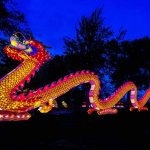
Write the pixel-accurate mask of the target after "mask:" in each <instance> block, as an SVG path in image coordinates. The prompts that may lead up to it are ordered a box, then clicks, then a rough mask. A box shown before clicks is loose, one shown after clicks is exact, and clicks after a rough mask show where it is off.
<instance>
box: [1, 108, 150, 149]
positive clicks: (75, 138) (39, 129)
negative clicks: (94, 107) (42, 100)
mask: <svg viewBox="0 0 150 150" xmlns="http://www.w3.org/2000/svg"><path fill="white" fill-rule="evenodd" d="M55 112H56V111H53V112H51V113H49V114H40V113H38V112H34V113H33V112H32V113H33V116H32V118H31V119H30V120H28V121H20V122H0V147H1V148H0V149H2V150H3V149H4V150H7V149H9V150H10V149H14V150H30V149H32V150H35V149H41V150H47V149H48V150H110V149H111V150H113V149H114V150H137V149H141V150H145V149H149V142H150V123H149V122H150V121H149V116H150V112H129V111H121V112H120V113H119V114H117V115H107V116H98V115H97V114H93V115H91V116H89V115H88V114H87V113H86V111H81V110H79V111H67V112H68V113H64V112H63V111H58V113H57V114H56V113H55ZM59 112H61V113H59ZM2 147H4V148H2Z"/></svg>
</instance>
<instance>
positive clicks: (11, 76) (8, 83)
mask: <svg viewBox="0 0 150 150" xmlns="http://www.w3.org/2000/svg"><path fill="white" fill-rule="evenodd" d="M38 68H39V66H38V64H37V63H36V62H34V61H32V60H24V61H23V62H22V63H21V64H20V65H19V66H17V67H16V68H15V69H14V70H12V71H11V72H10V73H8V74H7V75H5V76H4V77H3V78H2V79H1V80H0V86H1V85H2V87H3V90H4V91H5V90H6V88H7V92H9V91H11V90H12V89H13V88H14V87H16V86H17V85H21V82H22V81H24V80H25V79H27V77H29V76H30V75H31V74H33V73H34V72H35V70H36V69H38Z"/></svg>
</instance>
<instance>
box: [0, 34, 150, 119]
mask: <svg viewBox="0 0 150 150" xmlns="http://www.w3.org/2000/svg"><path fill="white" fill-rule="evenodd" d="M10 41H11V44H10V45H8V46H6V47H5V48H4V52H5V53H6V54H7V55H8V56H9V57H11V58H13V59H14V60H18V61H20V62H21V64H20V65H19V66H18V67H17V68H15V69H14V70H12V71H11V72H10V73H8V74H7V75H5V76H4V77H3V78H2V79H0V120H2V121H3V120H6V121H9V120H27V119H29V118H30V117H31V115H30V114H29V113H28V111H29V110H32V109H35V108H39V111H40V112H42V113H47V112H49V111H50V110H51V109H52V103H53V100H55V99H57V98H58V97H59V96H61V95H63V94H64V93H66V92H68V91H69V90H70V89H72V88H74V87H76V86H78V85H80V84H84V83H90V84H91V88H90V91H89V101H90V107H91V108H90V109H89V110H88V113H92V112H93V111H97V112H98V114H101V111H105V110H109V111H110V110H111V108H112V107H113V106H114V105H115V104H117V103H118V102H119V101H120V100H121V98H122V97H123V96H124V95H125V94H126V93H127V92H128V91H130V101H131V104H132V106H133V108H138V109H141V108H143V107H144V105H145V104H146V102H147V101H148V100H149V98H150V88H149V89H148V90H147V91H146V92H145V94H144V96H143V97H142V98H141V99H140V100H137V88H136V85H135V84H134V83H133V82H127V83H125V84H123V85H122V86H121V87H120V88H119V89H118V90H116V91H115V92H114V93H113V94H112V95H111V96H109V97H108V98H105V99H103V100H101V99H99V98H98V95H99V91H100V80H99V78H98V76H97V75H95V74H94V73H93V72H89V71H81V72H76V73H75V74H72V73H71V74H70V75H68V76H65V77H64V78H63V79H59V80H58V81H57V82H55V83H51V84H49V85H46V86H45V87H44V88H39V89H37V90H35V91H33V90H30V91H29V92H28V93H27V94H26V93H24V92H22V93H21V94H17V91H18V90H19V89H23V87H24V84H25V82H28V83H29V82H30V80H31V76H34V75H35V73H36V71H37V70H39V68H40V66H41V65H43V64H44V62H45V61H47V60H49V59H50V55H49V54H48V52H47V51H46V50H45V48H44V46H43V45H42V44H41V43H40V42H37V41H34V40H29V41H27V40H26V41H25V42H20V41H19V40H18V39H17V36H16V35H13V36H12V37H11V40H10ZM34 49H36V50H35V52H34V53H33V54H32V51H33V50H34ZM109 111H108V112H109ZM106 112H107V111H106ZM115 112H116V110H115Z"/></svg>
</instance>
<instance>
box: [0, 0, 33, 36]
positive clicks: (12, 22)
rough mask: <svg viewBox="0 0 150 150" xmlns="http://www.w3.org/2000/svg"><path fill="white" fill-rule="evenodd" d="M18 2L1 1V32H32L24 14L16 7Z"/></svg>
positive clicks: (7, 34) (5, 34)
mask: <svg viewBox="0 0 150 150" xmlns="http://www.w3.org/2000/svg"><path fill="white" fill-rule="evenodd" d="M15 5H17V4H16V3H14V2H13V1H12V0H1V1H0V33H1V35H4V36H11V35H12V34H13V33H14V32H18V31H19V32H22V33H24V34H26V35H27V34H31V32H30V29H29V28H28V25H27V22H26V20H25V17H24V14H23V13H21V12H19V11H18V10H16V9H15Z"/></svg>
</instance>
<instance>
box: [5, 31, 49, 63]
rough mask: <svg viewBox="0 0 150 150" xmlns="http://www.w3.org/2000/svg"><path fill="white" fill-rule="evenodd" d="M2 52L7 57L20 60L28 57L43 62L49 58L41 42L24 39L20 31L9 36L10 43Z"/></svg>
mask: <svg viewBox="0 0 150 150" xmlns="http://www.w3.org/2000/svg"><path fill="white" fill-rule="evenodd" d="M20 35H21V36H20ZM4 52H5V53H6V54H7V55H8V57H11V58H12V59H14V60H18V61H21V62H22V61H23V60H27V59H30V60H34V61H36V62H39V63H44V62H45V61H47V60H49V59H50V55H49V54H48V52H47V51H46V50H45V48H44V46H43V45H42V43H40V42H37V41H35V40H26V39H25V37H24V36H23V35H22V34H21V33H19V34H18V32H17V33H15V34H13V35H12V36H11V37H10V45H7V46H6V47H5V48H4Z"/></svg>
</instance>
